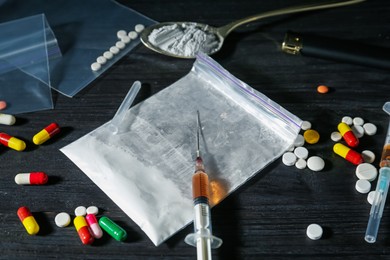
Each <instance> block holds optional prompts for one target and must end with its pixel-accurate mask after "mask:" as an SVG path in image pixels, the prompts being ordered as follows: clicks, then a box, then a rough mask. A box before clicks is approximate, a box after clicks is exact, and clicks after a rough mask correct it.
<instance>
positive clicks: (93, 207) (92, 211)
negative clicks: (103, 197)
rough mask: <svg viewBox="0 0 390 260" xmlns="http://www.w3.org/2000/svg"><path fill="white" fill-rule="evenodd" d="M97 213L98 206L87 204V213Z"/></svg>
mask: <svg viewBox="0 0 390 260" xmlns="http://www.w3.org/2000/svg"><path fill="white" fill-rule="evenodd" d="M98 213H99V208H98V207H96V206H89V207H88V208H87V214H93V215H97V214H98Z"/></svg>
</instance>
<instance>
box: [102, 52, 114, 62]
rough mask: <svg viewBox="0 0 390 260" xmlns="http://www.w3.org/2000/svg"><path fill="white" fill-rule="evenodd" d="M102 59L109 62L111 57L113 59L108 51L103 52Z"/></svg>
mask: <svg viewBox="0 0 390 260" xmlns="http://www.w3.org/2000/svg"><path fill="white" fill-rule="evenodd" d="M103 57H104V58H106V59H107V60H110V59H112V57H114V55H113V54H112V53H111V52H109V51H105V52H104V53H103Z"/></svg>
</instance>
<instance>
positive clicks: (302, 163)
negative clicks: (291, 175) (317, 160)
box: [295, 158, 307, 170]
mask: <svg viewBox="0 0 390 260" xmlns="http://www.w3.org/2000/svg"><path fill="white" fill-rule="evenodd" d="M306 165H307V163H306V160H305V159H302V158H299V159H298V160H297V162H296V163H295V167H297V168H298V169H300V170H302V169H305V168H306Z"/></svg>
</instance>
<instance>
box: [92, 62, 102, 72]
mask: <svg viewBox="0 0 390 260" xmlns="http://www.w3.org/2000/svg"><path fill="white" fill-rule="evenodd" d="M101 68H102V65H101V64H100V63H99V62H94V63H92V64H91V70H92V71H98V70H100V69H101Z"/></svg>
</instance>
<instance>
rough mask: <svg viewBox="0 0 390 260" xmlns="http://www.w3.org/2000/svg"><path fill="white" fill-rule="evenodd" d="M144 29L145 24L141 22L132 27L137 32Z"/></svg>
mask: <svg viewBox="0 0 390 260" xmlns="http://www.w3.org/2000/svg"><path fill="white" fill-rule="evenodd" d="M144 29H145V26H144V25H143V24H136V25H135V27H134V30H135V31H136V32H137V33H140V32H142V31H143V30H144Z"/></svg>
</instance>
